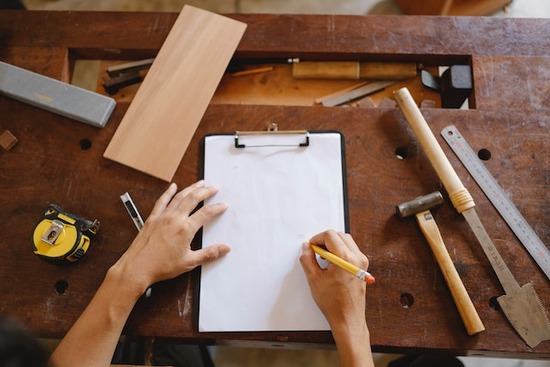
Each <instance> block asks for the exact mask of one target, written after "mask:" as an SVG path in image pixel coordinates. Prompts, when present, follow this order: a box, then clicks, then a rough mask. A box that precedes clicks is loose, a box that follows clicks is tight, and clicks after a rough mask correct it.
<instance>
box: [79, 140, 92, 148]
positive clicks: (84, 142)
mask: <svg viewBox="0 0 550 367" xmlns="http://www.w3.org/2000/svg"><path fill="white" fill-rule="evenodd" d="M79 144H80V149H82V150H88V149H90V148H91V147H92V141H91V140H90V139H82V140H81V141H80V142H79Z"/></svg>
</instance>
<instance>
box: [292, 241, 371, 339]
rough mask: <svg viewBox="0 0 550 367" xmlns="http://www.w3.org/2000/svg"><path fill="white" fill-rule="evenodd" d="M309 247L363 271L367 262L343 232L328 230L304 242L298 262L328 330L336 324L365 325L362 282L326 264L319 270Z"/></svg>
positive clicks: (367, 264) (364, 286)
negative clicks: (326, 322) (314, 247)
mask: <svg viewBox="0 0 550 367" xmlns="http://www.w3.org/2000/svg"><path fill="white" fill-rule="evenodd" d="M310 244H313V245H318V246H321V247H326V248H327V250H328V251H330V252H332V253H333V254H335V255H337V256H339V257H340V258H342V259H344V260H346V261H348V262H350V263H352V264H355V265H357V266H358V267H360V268H362V269H365V270H367V268H368V266H369V260H368V259H367V257H366V256H365V255H364V254H363V253H362V252H361V251H360V250H359V248H358V247H357V244H356V243H355V241H354V240H353V238H352V237H351V235H349V234H347V233H341V232H336V231H334V230H328V231H325V232H322V233H319V234H316V235H315V236H313V237H312V238H311V239H310V240H309V243H305V244H304V247H303V250H302V254H301V256H300V262H301V264H302V267H303V269H304V272H305V275H306V277H307V280H308V283H309V287H310V289H311V294H312V296H313V299H314V300H315V303H317V306H318V307H319V309H320V310H321V312H322V313H323V314H324V315H325V317H326V319H327V321H328V323H329V324H330V325H331V328H333V329H334V327H335V326H338V325H346V324H347V325H349V324H350V323H351V324H365V322H366V320H365V306H366V283H365V282H362V281H360V280H359V279H357V278H356V277H355V276H354V275H353V274H350V273H348V272H347V271H345V270H343V269H341V268H339V267H338V266H336V265H333V264H330V265H329V266H328V267H327V268H326V269H321V268H320V267H319V265H318V263H317V260H316V258H315V253H314V252H313V250H312V248H311V246H310Z"/></svg>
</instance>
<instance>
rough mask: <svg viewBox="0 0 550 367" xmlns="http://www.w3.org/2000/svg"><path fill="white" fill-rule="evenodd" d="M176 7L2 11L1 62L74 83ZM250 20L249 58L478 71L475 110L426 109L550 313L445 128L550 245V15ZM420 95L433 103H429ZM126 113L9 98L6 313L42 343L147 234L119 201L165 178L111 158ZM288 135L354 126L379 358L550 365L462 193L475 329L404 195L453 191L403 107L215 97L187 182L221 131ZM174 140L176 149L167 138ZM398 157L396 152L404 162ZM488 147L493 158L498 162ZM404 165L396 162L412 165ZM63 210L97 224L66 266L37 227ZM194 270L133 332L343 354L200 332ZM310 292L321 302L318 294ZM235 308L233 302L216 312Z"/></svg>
mask: <svg viewBox="0 0 550 367" xmlns="http://www.w3.org/2000/svg"><path fill="white" fill-rule="evenodd" d="M176 16H177V14H171V13H122V12H121V13H105V12H98V13H92V12H83V13H78V12H33V11H27V12H25V11H2V12H0V60H2V61H4V62H7V63H11V64H14V65H16V66H19V67H22V68H26V69H29V70H32V71H34V72H37V73H40V74H43V75H46V76H49V77H53V78H56V79H59V80H62V81H69V80H70V77H71V72H72V68H73V64H74V61H75V60H77V59H98V60H127V61H132V60H139V59H145V58H149V57H154V56H155V54H156V52H157V51H158V49H159V48H160V47H161V45H162V43H163V40H164V39H165V38H166V36H167V34H168V32H169V31H170V28H171V25H172V24H173V23H174V21H175V19H176ZM230 16H231V17H233V18H235V19H238V20H240V21H242V22H244V23H247V24H248V28H247V30H246V33H245V35H244V38H243V39H242V41H241V43H240V45H239V47H238V49H237V51H236V53H235V56H234V59H235V60H254V59H266V58H269V59H277V58H281V59H285V58H288V57H299V58H301V59H304V60H366V61H368V60H376V61H413V62H417V63H422V64H424V65H426V66H437V65H452V64H460V63H462V64H464V63H466V64H470V65H471V66H472V71H473V81H474V91H473V93H472V95H471V96H470V109H469V110H457V109H441V108H423V109H422V112H423V114H424V116H425V118H426V120H427V121H428V123H429V125H430V127H431V129H432V131H433V132H434V133H435V135H436V136H437V138H438V140H439V142H440V144H441V146H442V148H443V150H444V151H445V153H446V155H447V157H448V158H449V160H450V161H451V164H452V165H453V167H454V168H455V170H456V171H457V173H458V175H459V177H460V178H461V180H462V182H463V183H464V185H465V186H466V187H467V188H468V189H469V190H470V192H471V194H472V196H473V197H474V200H475V201H476V203H477V212H478V214H479V215H480V217H481V219H482V221H483V223H484V224H485V226H486V228H487V231H488V233H489V235H490V236H491V237H492V239H493V241H494V242H495V244H496V246H497V247H498V250H499V251H500V253H501V254H502V256H503V258H504V260H505V262H506V263H507V265H508V266H509V267H510V269H511V271H512V273H513V274H514V276H515V277H516V279H517V281H518V282H519V284H520V285H522V284H525V283H527V282H531V283H533V285H534V287H535V289H536V290H537V292H538V294H539V296H540V298H541V300H542V302H543V304H544V305H545V306H546V307H547V308H548V307H550V287H549V281H548V279H547V278H546V277H545V275H544V274H543V272H542V271H541V270H540V268H539V267H538V266H537V265H536V263H535V262H534V261H533V259H532V258H531V257H530V256H529V254H528V253H527V251H526V250H525V249H524V248H523V246H522V245H521V244H520V243H519V241H518V240H517V238H516V237H515V236H514V234H513V233H512V232H511V230H510V229H509V227H508V226H507V225H506V223H505V222H504V221H503V220H502V218H501V216H500V215H499V214H498V212H497V211H496V210H495V208H494V207H493V206H492V205H491V204H490V202H489V201H488V200H487V198H486V197H485V196H484V194H483V193H482V191H481V190H480V189H479V187H478V186H477V185H476V183H475V182H474V181H473V179H472V178H471V176H470V175H469V174H468V172H467V171H466V169H465V168H464V166H463V165H462V164H461V163H460V161H459V160H458V159H457V157H456V156H455V155H454V154H453V152H452V151H451V150H450V148H449V146H448V145H447V144H446V143H445V142H444V140H443V139H442V138H441V137H440V135H439V132H440V131H441V130H442V128H443V127H445V126H447V125H451V124H454V125H456V126H457V127H458V129H459V130H460V131H461V133H462V135H463V136H464V137H465V138H466V139H467V141H468V142H469V143H470V145H471V146H472V147H473V148H474V149H475V150H476V151H479V150H482V149H484V152H485V153H487V152H489V153H490V159H488V160H485V161H483V163H484V164H485V166H486V167H487V169H488V170H489V171H490V172H491V173H492V174H493V176H494V177H495V178H496V179H497V180H498V182H499V183H500V185H501V186H502V187H503V188H505V190H506V192H507V193H508V194H509V196H510V197H511V198H512V200H513V202H514V204H515V205H516V206H517V207H518V209H519V210H520V212H521V213H522V214H523V215H524V217H525V218H526V219H527V221H528V222H529V224H530V225H531V226H532V227H533V229H534V230H535V232H536V233H537V234H538V235H539V236H540V238H541V240H542V241H543V242H544V243H545V244H548V243H550V223H549V221H548V218H549V217H550V206H549V205H548V203H549V201H550V193H549V192H550V191H549V189H548V188H549V185H550V171H549V156H550V154H549V153H550V130H549V126H550V100H549V96H550V38H549V37H547V36H545V35H549V34H550V19H510V18H485V17H479V18H473V17H421V16H332V15H230ZM417 102H420V101H417ZM128 106H129V101H119V102H118V104H117V106H116V108H115V110H114V112H113V114H112V116H111V118H110V120H109V122H108V124H107V126H106V127H105V128H104V129H98V128H94V127H91V126H88V125H85V124H82V123H80V122H76V121H74V120H71V119H69V118H65V117H61V116H59V115H55V114H53V113H50V112H46V111H44V110H41V109H38V108H35V107H32V106H30V105H27V104H24V103H21V102H17V101H15V100H12V99H9V98H7V97H3V96H0V111H1V115H2V117H1V119H0V133H1V132H2V131H4V130H9V131H11V133H12V134H13V135H14V136H16V137H17V138H18V139H19V142H18V143H17V144H16V145H15V146H14V147H13V148H12V149H11V150H9V151H4V150H2V151H0V167H1V168H0V216H1V218H2V220H1V221H0V249H1V251H2V252H1V255H0V279H2V281H1V283H0V314H3V315H8V316H11V317H15V318H17V319H19V320H21V321H22V322H23V323H24V324H25V325H26V326H28V327H29V328H31V329H32V330H35V331H36V332H38V333H39V334H40V335H44V336H60V335H62V334H63V333H65V332H67V330H68V329H69V327H70V326H71V325H72V324H73V322H74V321H75V320H76V319H77V317H78V316H79V315H80V313H81V312H82V311H83V310H84V308H85V306H86V305H87V304H88V302H89V301H90V299H91V298H92V296H93V294H94V292H95V290H96V289H97V288H98V287H99V285H100V284H101V282H102V280H103V277H104V274H105V272H106V271H107V269H108V268H109V267H110V266H111V265H112V264H113V263H114V262H115V261H116V260H117V259H118V258H119V256H120V255H121V254H122V253H123V252H124V251H125V249H126V248H127V247H128V245H129V244H130V243H131V241H132V239H133V238H134V237H135V235H136V228H135V227H134V224H133V223H132V221H131V220H130V218H129V216H128V214H127V213H126V210H125V208H124V207H123V205H122V203H121V201H120V198H119V196H120V195H121V194H123V193H124V192H126V191H129V192H130V193H131V195H132V197H133V199H134V201H135V202H136V204H137V206H138V207H139V209H140V210H141V212H142V214H144V216H147V214H148V213H149V212H150V210H151V209H152V207H153V204H154V202H155V200H156V199H157V197H158V196H159V195H160V194H161V193H162V192H163V191H164V190H165V188H166V187H167V183H166V182H163V181H161V180H159V179H156V178H154V177H151V176H148V175H146V174H143V173H140V172H138V171H136V170H133V169H131V168H128V167H125V166H122V165H120V164H118V163H115V162H113V161H110V160H108V159H105V158H103V152H104V151H105V149H106V147H107V145H108V143H109V141H110V139H111V137H112V136H113V134H114V132H115V130H116V129H117V126H118V124H119V122H120V120H121V118H122V117H123V115H124V113H125V111H126V110H127V108H128ZM271 122H275V123H277V124H278V126H279V129H282V130H285V129H309V130H335V129H337V130H340V131H341V132H342V133H343V134H344V136H345V144H346V166H347V187H348V199H349V214H350V226H351V233H352V235H353V236H354V238H355V240H356V242H357V243H358V244H359V246H360V248H361V250H362V251H363V252H364V253H365V254H366V255H367V256H368V257H369V259H370V268H369V270H370V271H371V272H372V273H373V274H374V275H375V276H376V279H377V282H376V284H375V285H373V286H370V287H369V288H368V295H367V297H368V299H367V307H366V315H367V320H368V324H369V328H370V331H371V338H372V345H373V349H374V351H379V352H400V353H412V352H415V353H418V352H422V353H423V352H430V351H437V352H444V353H448V354H466V355H500V356H512V355H513V356H516V357H521V358H550V342H548V341H546V342H543V343H541V344H540V345H539V346H537V347H536V348H534V349H531V348H529V347H528V346H527V345H526V344H525V343H524V342H523V340H522V339H521V338H520V337H519V336H518V335H517V334H516V332H515V331H514V329H513V328H512V326H511V325H510V323H509V322H508V320H507V319H506V317H505V316H504V315H503V313H502V312H500V311H499V310H497V309H495V308H496V307H495V305H496V302H495V297H497V296H500V295H502V294H503V291H502V288H501V287H500V284H499V282H498V280H497V278H496V276H495V273H494V271H493V270H492V268H491V267H490V264H489V262H488V260H487V258H486V257H485V255H484V253H483V252H482V250H481V247H480V246H479V244H478V243H477V241H476V239H475V237H474V235H473V233H472V232H471V231H470V229H469V227H468V225H467V223H466V222H465V221H464V219H463V218H462V216H460V215H459V214H458V213H457V212H456V211H455V210H454V208H453V207H452V206H451V204H450V202H449V200H448V198H446V202H445V204H444V205H443V206H442V207H440V208H439V209H436V210H434V211H433V213H434V216H435V218H436V220H437V222H438V224H439V227H440V230H441V232H442V235H443V237H444V240H445V242H446V245H447V248H448V250H449V252H450V254H451V257H452V259H453V261H454V263H455V265H456V267H457V269H458V272H459V274H460V275H461V277H462V280H463V282H464V284H465V287H466V289H467V290H468V293H469V294H470V297H471V298H472V300H473V303H474V305H475V307H476V309H477V310H478V312H479V315H480V317H481V319H482V321H483V323H484V324H485V327H486V330H485V331H484V332H482V333H480V334H477V335H475V336H468V335H467V334H466V331H465V329H464V326H463V324H462V322H461V319H460V317H459V314H458V312H457V310H456V308H455V305H454V303H453V300H452V298H451V295H450V293H449V291H448V288H447V286H446V283H445V282H444V280H443V277H442V275H441V273H440V271H439V268H438V266H437V264H436V262H435V261H434V258H433V255H432V253H431V251H430V249H429V246H428V244H427V243H426V241H425V239H424V237H423V235H422V233H421V232H420V230H419V228H418V226H417V224H416V223H415V221H414V219H408V220H406V219H405V220H403V219H399V218H397V216H396V215H395V205H396V204H399V203H401V202H404V201H408V200H411V199H413V198H415V197H417V196H420V195H424V194H427V193H429V192H432V191H436V190H441V191H443V188H442V186H441V184H440V181H439V179H438V177H437V175H436V173H435V171H434V170H433V169H432V166H431V165H430V163H429V161H428V160H427V158H426V156H425V154H424V153H423V151H422V149H421V147H420V145H419V144H418V142H417V140H416V138H415V136H414V134H413V133H412V131H411V130H410V128H409V127H408V125H407V123H406V121H405V119H404V117H403V116H402V114H401V112H400V111H399V109H398V108H396V107H394V106H392V105H391V104H390V105H381V106H380V107H356V108H353V107H348V108H344V107H321V106H313V105H312V106H303V105H302V106H291V105H268V104H236V103H233V104H231V103H211V105H210V106H209V108H208V109H207V111H206V114H205V115H204V117H203V119H202V121H201V123H200V125H199V127H198V129H197V131H196V133H195V135H194V138H193V140H192V142H191V144H190V147H189V149H188V150H187V152H186V153H185V156H184V158H183V160H182V163H181V165H180V166H179V169H178V170H177V172H176V175H175V177H174V181H175V182H176V183H177V184H178V185H179V186H180V187H184V186H187V185H189V184H191V183H193V182H194V181H196V180H197V179H198V178H199V162H200V140H201V138H202V137H203V136H204V135H205V134H208V133H213V132H233V131H236V130H263V129H265V127H266V125H267V124H268V123H271ZM159 144H162V142H159ZM397 156H399V157H397ZM487 157H488V156H487V154H485V158H487ZM398 158H400V159H398ZM49 203H56V204H58V205H60V206H61V207H63V208H64V209H66V210H67V211H70V212H73V213H77V214H79V215H81V216H83V217H86V218H88V219H96V218H97V219H99V220H100V221H101V227H100V229H99V232H98V235H97V237H96V238H94V240H93V243H92V246H91V248H90V250H89V251H88V253H87V254H86V257H85V258H84V259H83V260H81V261H80V262H78V263H76V264H74V265H70V266H58V265H53V264H50V263H47V262H45V261H43V260H41V259H39V258H38V257H37V256H35V255H34V254H33V251H32V248H31V242H30V239H31V233H32V230H33V227H34V226H35V224H36V223H37V221H38V220H39V218H40V217H41V215H42V213H43V211H44V209H45V208H46V207H47V205H48V204H49ZM197 276H198V272H197V271H194V272H192V273H191V274H185V275H182V276H180V277H178V278H176V279H173V280H170V281H165V282H162V283H160V284H156V285H155V286H154V287H153V295H152V297H150V298H148V299H142V300H140V301H139V302H138V304H137V306H136V307H135V309H134V311H133V312H132V315H131V316H130V319H129V320H128V323H127V325H126V328H125V331H124V333H125V334H127V335H138V336H155V337H157V338H160V337H166V338H178V339H182V340H184V341H187V342H200V343H227V344H240V343H247V344H253V345H256V344H257V345H261V346H294V347H296V346H299V347H307V346H312V347H319V346H333V339H332V337H331V334H330V333H329V332H305V331H304V332H276V333H275V332H273V333H261V332H259V333H206V334H203V333H198V331H197V329H196V325H195V319H194V317H195V315H194V313H195V311H196V309H195V307H196V305H195V302H196V299H197V298H196V294H195V291H196V280H197V279H196V278H197ZM305 296H309V295H305ZM220 312H223V305H220Z"/></svg>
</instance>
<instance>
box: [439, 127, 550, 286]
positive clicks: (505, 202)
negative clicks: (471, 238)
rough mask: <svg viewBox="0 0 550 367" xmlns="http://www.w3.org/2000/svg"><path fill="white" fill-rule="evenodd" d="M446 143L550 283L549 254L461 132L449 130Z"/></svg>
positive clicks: (444, 135)
mask: <svg viewBox="0 0 550 367" xmlns="http://www.w3.org/2000/svg"><path fill="white" fill-rule="evenodd" d="M441 135H442V136H443V139H445V141H446V142H447V143H448V144H449V146H450V147H451V149H452V150H453V152H455V154H456V155H457V157H458V158H459V159H460V161H461V162H462V164H463V165H464V167H466V169H467V170H468V172H470V175H472V177H473V178H474V180H475V181H476V182H477V184H478V185H479V187H481V189H482V190H483V192H484V193H485V195H487V198H489V200H490V201H491V203H492V204H493V205H494V207H495V208H496V209H497V211H498V212H499V213H500V215H501V216H502V218H504V220H505V221H506V223H508V225H509V226H510V228H511V229H512V231H513V232H514V233H515V235H516V236H517V238H518V239H519V240H520V242H521V243H522V244H523V246H524V247H525V248H526V249H527V251H528V252H529V254H531V256H532V257H533V259H534V260H535V261H536V262H537V264H538V265H539V266H540V268H541V269H542V271H543V272H544V274H546V277H547V278H548V279H550V251H549V250H548V248H547V247H546V246H545V245H544V243H542V241H541V240H540V238H539V237H538V236H537V234H536V233H535V231H533V229H532V228H531V226H530V225H529V223H527V221H526V220H525V218H524V217H523V215H521V213H520V212H519V210H518V209H517V208H516V206H515V205H514V203H513V202H512V201H511V200H510V199H509V198H508V195H506V193H505V192H504V190H503V189H502V188H501V187H500V185H499V184H498V183H497V181H496V180H495V179H494V177H493V176H492V175H491V173H490V172H489V171H488V170H487V168H485V165H484V164H483V163H482V162H481V160H480V159H479V158H478V156H477V154H476V153H475V152H474V151H473V150H472V148H471V147H470V145H469V144H468V142H467V141H466V140H465V139H464V138H463V137H462V135H461V134H460V132H459V131H458V129H457V128H456V127H455V126H453V125H450V126H447V127H445V128H444V129H443V130H442V131H441Z"/></svg>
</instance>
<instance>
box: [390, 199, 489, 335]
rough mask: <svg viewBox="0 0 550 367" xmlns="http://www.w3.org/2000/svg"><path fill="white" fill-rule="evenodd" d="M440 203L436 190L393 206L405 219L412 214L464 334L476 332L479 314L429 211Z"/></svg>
mask: <svg viewBox="0 0 550 367" xmlns="http://www.w3.org/2000/svg"><path fill="white" fill-rule="evenodd" d="M441 204H443V196H442V195H441V193H440V192H439V191H436V192H432V193H431V194H428V195H424V196H420V197H418V198H416V199H413V200H411V201H408V202H406V203H403V204H399V205H397V206H396V207H395V210H396V212H397V215H398V216H399V217H401V218H406V217H409V216H412V215H414V216H415V217H416V221H417V222H418V225H419V226H420V230H421V231H422V233H423V234H424V236H425V237H426V240H427V241H428V244H429V245H430V248H431V249H432V252H433V254H434V256H435V260H436V261H437V264H438V265H439V268H440V269H441V273H442V274H443V277H444V278H445V281H446V282H447V285H448V286H449V291H450V292H451V295H452V296H453V300H454V301H455V304H456V308H457V309H458V313H459V314H460V317H461V318H462V322H463V323H464V326H465V327H466V331H467V333H468V335H473V334H477V333H479V332H481V331H483V330H485V327H484V326H483V323H482V322H481V319H480V318H479V315H478V313H477V311H476V309H475V307H474V304H473V303H472V300H471V299H470V296H469V295H468V292H467V291H466V288H465V287H464V283H462V280H461V279H460V276H459V275H458V272H457V271H456V268H455V266H454V264H453V261H452V260H451V256H450V255H449V252H448V251H447V248H446V247H445V243H444V242H443V238H442V237H441V233H440V232H439V229H438V227H437V223H436V222H435V219H434V217H433V215H432V213H431V212H430V209H431V208H434V207H436V206H439V205H441Z"/></svg>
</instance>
